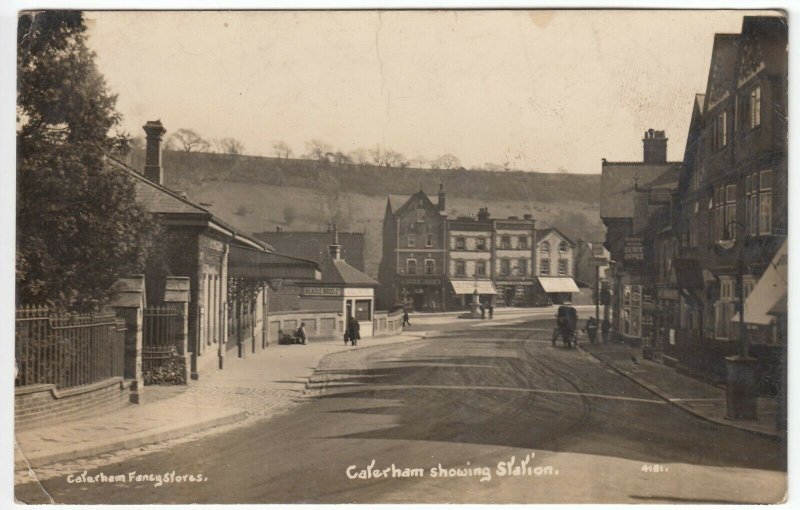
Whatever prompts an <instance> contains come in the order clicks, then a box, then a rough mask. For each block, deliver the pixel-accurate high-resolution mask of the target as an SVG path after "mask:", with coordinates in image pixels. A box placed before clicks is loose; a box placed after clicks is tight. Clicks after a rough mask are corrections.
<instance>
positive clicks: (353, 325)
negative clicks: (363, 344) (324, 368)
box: [345, 316, 361, 345]
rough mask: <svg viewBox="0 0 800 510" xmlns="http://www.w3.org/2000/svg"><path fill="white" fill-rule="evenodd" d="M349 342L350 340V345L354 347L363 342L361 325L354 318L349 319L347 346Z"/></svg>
mask: <svg viewBox="0 0 800 510" xmlns="http://www.w3.org/2000/svg"><path fill="white" fill-rule="evenodd" d="M348 340H350V343H351V344H353V345H356V344H357V343H358V341H359V340H361V325H360V324H359V323H358V321H357V320H356V319H355V317H353V316H350V317H348V318H347V337H346V338H345V345H347V341H348Z"/></svg>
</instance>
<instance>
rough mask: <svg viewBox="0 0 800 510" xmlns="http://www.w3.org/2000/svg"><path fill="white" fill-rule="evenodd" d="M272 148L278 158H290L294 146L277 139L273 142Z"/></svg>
mask: <svg viewBox="0 0 800 510" xmlns="http://www.w3.org/2000/svg"><path fill="white" fill-rule="evenodd" d="M272 150H273V151H274V152H275V156H276V157H277V158H278V159H281V158H283V159H289V158H290V157H291V156H292V148H291V147H289V144H288V143H286V142H284V141H280V140H279V141H277V142H274V143H273V144H272Z"/></svg>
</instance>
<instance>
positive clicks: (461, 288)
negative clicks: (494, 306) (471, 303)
mask: <svg viewBox="0 0 800 510" xmlns="http://www.w3.org/2000/svg"><path fill="white" fill-rule="evenodd" d="M450 284H451V285H452V286H453V291H454V292H455V293H456V294H472V293H474V292H475V280H450ZM478 294H497V289H496V288H495V286H494V282H493V281H492V280H478Z"/></svg>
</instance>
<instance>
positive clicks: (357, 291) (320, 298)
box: [297, 229, 378, 337]
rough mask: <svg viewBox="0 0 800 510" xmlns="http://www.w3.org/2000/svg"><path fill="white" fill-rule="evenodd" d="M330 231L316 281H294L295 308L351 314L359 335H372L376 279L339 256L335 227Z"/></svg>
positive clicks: (348, 315)
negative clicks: (295, 289)
mask: <svg viewBox="0 0 800 510" xmlns="http://www.w3.org/2000/svg"><path fill="white" fill-rule="evenodd" d="M332 234H333V239H332V241H331V244H330V245H329V246H328V252H327V253H326V254H325V255H324V256H323V257H322V260H321V261H320V266H321V271H322V277H321V278H320V280H319V281H314V282H309V281H305V282H299V283H298V284H297V285H298V287H299V293H298V298H299V307H300V309H301V310H308V311H326V312H327V311H335V312H340V313H342V314H343V315H344V316H345V317H353V318H355V319H356V320H357V321H358V322H359V325H360V333H361V336H362V337H370V336H372V335H373V322H372V319H373V316H374V314H375V289H376V288H377V287H378V282H376V281H375V280H373V279H372V278H370V277H369V276H367V275H366V274H364V273H363V272H361V271H359V270H358V269H356V268H354V267H353V266H351V265H350V264H348V263H347V261H345V260H344V259H343V258H342V246H341V245H340V244H339V236H338V234H337V232H336V230H335V229H334V231H333V233H332ZM331 320H333V319H331Z"/></svg>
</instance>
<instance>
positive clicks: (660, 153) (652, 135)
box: [642, 128, 669, 164]
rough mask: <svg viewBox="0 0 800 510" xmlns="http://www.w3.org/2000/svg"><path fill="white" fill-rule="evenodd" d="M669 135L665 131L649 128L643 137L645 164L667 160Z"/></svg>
mask: <svg viewBox="0 0 800 510" xmlns="http://www.w3.org/2000/svg"><path fill="white" fill-rule="evenodd" d="M667 140H669V139H668V138H667V137H665V136H664V132H663V131H655V130H654V129H652V128H651V129H648V130H647V131H645V132H644V138H642V148H643V150H644V158H643V159H644V163H645V164H660V163H666V162H667Z"/></svg>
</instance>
